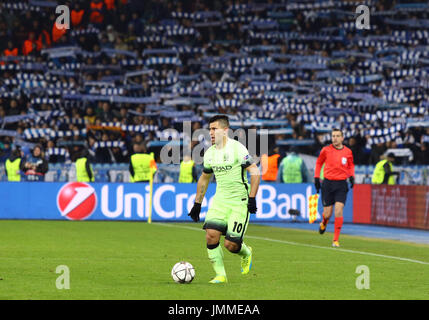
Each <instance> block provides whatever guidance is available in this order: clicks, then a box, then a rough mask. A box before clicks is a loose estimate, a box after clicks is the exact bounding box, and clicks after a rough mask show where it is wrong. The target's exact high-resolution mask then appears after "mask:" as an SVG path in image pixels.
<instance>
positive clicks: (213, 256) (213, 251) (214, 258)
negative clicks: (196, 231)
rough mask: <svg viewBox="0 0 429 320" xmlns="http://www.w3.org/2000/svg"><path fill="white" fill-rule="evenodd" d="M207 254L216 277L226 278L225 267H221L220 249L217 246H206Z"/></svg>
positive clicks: (221, 255)
mask: <svg viewBox="0 0 429 320" xmlns="http://www.w3.org/2000/svg"><path fill="white" fill-rule="evenodd" d="M207 254H208V256H209V260H210V262H211V264H212V267H213V269H214V271H215V272H216V275H217V276H224V277H226V272H225V267H224V265H223V251H222V247H221V246H220V245H219V242H218V243H217V244H212V245H210V244H207Z"/></svg>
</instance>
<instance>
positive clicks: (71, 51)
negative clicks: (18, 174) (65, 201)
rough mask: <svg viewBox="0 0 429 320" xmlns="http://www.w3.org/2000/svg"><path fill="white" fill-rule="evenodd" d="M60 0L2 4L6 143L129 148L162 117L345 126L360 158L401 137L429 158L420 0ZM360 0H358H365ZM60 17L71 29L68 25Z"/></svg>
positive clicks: (1, 110)
mask: <svg viewBox="0 0 429 320" xmlns="http://www.w3.org/2000/svg"><path fill="white" fill-rule="evenodd" d="M413 2H414V4H412V5H409V4H406V3H404V1H387V0H379V1H376V0H373V1H365V4H366V5H367V6H368V7H369V8H370V11H371V16H370V29H369V30H365V29H364V30H358V29H357V28H356V24H355V21H356V18H357V15H356V14H355V10H356V6H357V3H356V2H355V1H346V0H343V1H329V0H328V1H256V0H255V1H232V0H227V1H225V0H217V1H203V0H195V1H183V0H182V1H173V0H156V1H151V0H147V1H146V0H145V1H140V0H93V1H78V0H76V1H65V5H67V6H68V8H69V9H70V18H71V20H70V25H66V24H65V23H66V22H64V21H60V22H58V21H57V19H58V17H59V16H60V13H56V11H55V9H56V5H57V4H56V3H52V2H50V1H20V2H17V1H10V2H2V3H1V4H0V46H2V48H0V49H1V51H0V53H1V56H0V124H1V126H2V128H1V130H0V157H1V160H3V161H4V160H5V159H7V158H8V157H9V155H10V154H11V152H12V150H13V148H14V147H15V146H17V145H19V146H21V148H23V149H24V150H27V149H28V150H32V149H33V148H34V146H35V145H36V144H38V145H40V146H41V148H42V149H43V152H44V153H45V154H46V156H47V158H48V159H49V162H61V161H65V160H72V161H73V160H74V158H75V157H76V155H77V154H78V152H79V150H80V149H81V148H82V147H84V146H86V147H88V148H89V150H90V152H91V153H92V155H93V160H94V162H98V163H121V162H128V161H129V156H130V154H131V153H132V146H133V144H134V143H136V142H137V143H142V144H144V145H145V146H146V147H147V149H148V150H150V151H155V153H157V158H158V160H159V146H160V145H162V144H153V142H155V141H158V140H160V139H161V138H163V135H164V133H163V130H165V129H168V128H175V129H177V130H178V131H179V132H181V131H183V128H182V123H183V121H191V122H192V127H193V129H197V128H201V127H203V126H204V125H206V120H207V119H208V117H210V116H211V115H213V114H214V113H226V114H228V115H229V116H230V119H231V122H232V123H233V126H234V127H236V128H238V127H244V128H257V129H261V128H266V129H268V130H269V131H268V133H269V143H270V144H271V145H275V144H278V145H279V146H281V148H282V149H283V151H288V149H289V148H290V147H291V146H295V147H297V148H298V149H299V152H302V153H308V154H311V155H314V156H317V155H318V152H319V151H320V149H321V148H322V147H323V146H324V145H325V144H327V143H329V134H330V130H331V129H332V128H333V127H339V128H341V129H343V132H344V134H345V137H346V145H348V146H349V147H350V148H351V149H352V151H353V155H354V158H355V163H356V164H375V163H377V162H378V161H379V159H380V156H381V155H383V154H384V153H385V152H386V150H388V149H400V148H409V149H410V150H411V152H412V155H413V156H412V160H411V163H415V164H423V165H427V164H429V156H428V155H429V148H428V143H429V121H428V119H427V115H428V107H429V102H428V92H429V85H428V83H429V76H428V71H429V68H428V65H429V50H427V45H428V43H427V42H428V39H429V37H428V35H429V33H428V29H429V23H428V21H429V20H427V18H428V14H429V6H428V5H427V4H426V3H421V4H416V3H415V2H416V1H413ZM359 4H360V2H359ZM64 26H66V27H68V29H65V28H63V27H64Z"/></svg>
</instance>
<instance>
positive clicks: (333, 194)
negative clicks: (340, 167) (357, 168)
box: [322, 179, 349, 207]
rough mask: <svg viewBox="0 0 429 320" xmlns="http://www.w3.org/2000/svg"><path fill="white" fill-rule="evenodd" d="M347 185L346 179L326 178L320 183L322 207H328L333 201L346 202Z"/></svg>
mask: <svg viewBox="0 0 429 320" xmlns="http://www.w3.org/2000/svg"><path fill="white" fill-rule="evenodd" d="M348 191H349V186H348V184H347V180H328V179H324V180H323V183H322V203H323V206H324V207H330V206H332V205H334V203H335V202H341V203H344V204H346V199H347V192H348Z"/></svg>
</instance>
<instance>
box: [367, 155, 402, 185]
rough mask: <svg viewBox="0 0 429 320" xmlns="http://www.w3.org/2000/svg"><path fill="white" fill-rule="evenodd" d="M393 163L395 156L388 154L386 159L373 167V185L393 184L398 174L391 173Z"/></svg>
mask: <svg viewBox="0 0 429 320" xmlns="http://www.w3.org/2000/svg"><path fill="white" fill-rule="evenodd" d="M394 161H395V155H394V154H393V153H389V154H388V155H387V159H384V160H381V161H379V162H378V163H377V164H376V165H375V169H374V172H373V174H372V183H373V184H389V185H394V184H395V176H398V175H399V172H393V162H394Z"/></svg>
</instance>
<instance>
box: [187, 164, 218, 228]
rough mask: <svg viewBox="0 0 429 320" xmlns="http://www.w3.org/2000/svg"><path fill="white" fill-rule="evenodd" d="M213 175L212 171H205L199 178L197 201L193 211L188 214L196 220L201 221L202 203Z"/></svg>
mask: <svg viewBox="0 0 429 320" xmlns="http://www.w3.org/2000/svg"><path fill="white" fill-rule="evenodd" d="M211 176H212V174H211V173H205V172H203V173H202V174H201V176H200V178H199V179H198V183H197V195H196V196H195V203H194V206H193V207H192V209H191V212H189V214H188V216H190V217H191V218H192V220H194V221H195V222H198V221H200V213H201V204H202V203H203V200H204V195H205V194H206V191H207V188H208V186H209V182H210V178H211Z"/></svg>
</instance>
